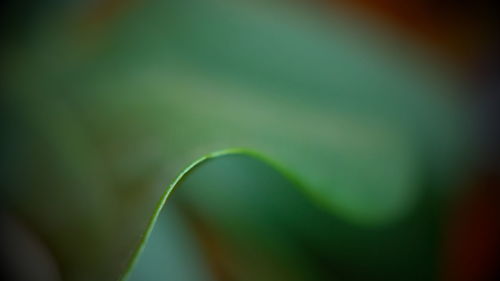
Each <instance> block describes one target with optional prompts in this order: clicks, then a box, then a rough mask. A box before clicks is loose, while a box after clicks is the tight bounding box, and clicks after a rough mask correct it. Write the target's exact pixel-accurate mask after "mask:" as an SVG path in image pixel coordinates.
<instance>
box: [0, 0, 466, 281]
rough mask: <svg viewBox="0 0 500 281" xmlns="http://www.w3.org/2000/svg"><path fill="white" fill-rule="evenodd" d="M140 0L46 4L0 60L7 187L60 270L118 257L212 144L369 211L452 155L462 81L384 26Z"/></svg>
mask: <svg viewBox="0 0 500 281" xmlns="http://www.w3.org/2000/svg"><path fill="white" fill-rule="evenodd" d="M136 5H138V6H136V7H135V10H133V11H132V9H131V10H130V11H129V10H127V7H124V8H123V9H124V11H125V12H123V14H118V15H114V17H115V18H110V19H106V20H101V21H96V22H92V21H87V20H88V19H89V18H92V14H90V15H89V14H81V13H77V12H75V14H74V15H73V17H71V19H51V20H50V21H48V22H47V23H45V24H41V27H40V30H39V32H38V33H36V36H34V37H33V38H32V39H31V40H28V44H27V45H26V46H25V47H24V49H23V50H22V51H19V52H17V53H12V54H9V55H10V56H9V60H7V61H6V63H5V64H6V65H7V66H8V67H9V75H8V76H7V79H6V83H5V84H6V86H5V87H6V88H7V90H8V93H10V94H9V95H8V96H6V97H5V98H4V99H5V102H6V103H5V104H6V105H7V106H6V107H7V108H9V110H8V113H6V114H7V115H8V116H9V118H10V120H12V122H11V124H15V125H13V126H12V127H9V128H6V135H7V137H6V139H7V140H9V138H10V139H12V140H13V141H12V142H11V143H10V145H8V146H4V147H8V149H9V150H14V151H16V150H18V151H22V152H23V153H25V158H23V159H22V161H21V160H19V159H20V158H19V157H13V159H14V160H17V161H19V162H17V163H16V162H15V161H14V163H13V165H5V166H9V167H8V168H7V170H6V171H7V172H6V176H5V178H6V182H7V183H8V187H9V188H7V189H6V190H5V191H2V192H3V193H5V196H4V198H5V201H6V202H8V203H9V205H10V206H9V207H10V208H12V209H14V210H16V212H19V213H22V214H23V216H26V217H28V219H29V220H30V221H31V222H32V223H33V224H34V225H35V226H36V227H37V229H38V230H39V231H40V233H41V234H42V235H43V236H44V237H46V240H47V241H48V244H49V246H50V247H51V248H52V249H54V252H55V253H54V254H55V255H56V256H57V257H59V259H60V260H61V263H62V265H61V266H62V268H63V271H64V272H63V277H64V278H65V279H67V280H96V279H103V280H106V279H112V278H113V277H114V276H117V275H118V274H119V273H120V272H122V271H123V270H124V267H125V262H126V260H127V259H128V257H129V256H130V254H131V249H132V248H133V247H132V245H135V243H136V242H137V240H138V237H140V235H141V233H142V231H143V230H144V229H145V228H146V220H147V218H148V217H149V216H150V215H151V213H153V211H154V210H155V208H154V202H156V200H158V198H159V197H160V195H161V193H162V192H163V190H164V188H165V186H164V185H165V183H166V182H169V181H170V180H172V179H173V178H175V176H176V174H177V173H178V171H179V170H181V169H182V167H184V166H186V165H187V163H189V161H191V160H192V159H196V158H197V157H199V155H203V154H205V153H207V152H211V151H218V150H220V149H224V148H228V147H244V148H248V149H250V150H252V151H258V152H259V153H260V154H262V155H266V157H268V158H269V159H273V162H276V163H279V165H280V166H282V167H284V170H286V173H287V174H289V175H291V177H293V178H294V179H296V180H297V182H300V183H301V186H303V193H304V194H305V196H306V198H307V200H309V201H310V202H314V204H316V205H318V206H321V208H322V210H323V211H324V212H326V213H328V214H332V215H338V216H341V217H344V218H346V219H348V220H351V221H354V222H357V223H362V224H363V223H364V224H372V225H376V224H380V223H384V222H385V223H387V222H391V221H397V220H398V219H401V218H405V217H406V216H407V215H408V214H409V213H411V212H410V211H411V210H412V209H413V208H414V207H415V204H416V202H418V199H419V198H421V194H420V193H421V191H422V187H423V186H424V185H425V186H427V185H426V184H429V185H435V184H438V183H439V184H440V185H443V186H446V185H448V184H449V182H447V180H448V179H449V177H447V176H446V175H447V174H448V173H453V174H456V173H457V170H458V169H460V168H461V167H460V163H463V161H461V160H463V159H465V153H466V149H465V148H464V139H465V138H466V136H467V128H466V126H465V125H464V123H463V122H462V120H463V116H462V114H464V112H463V109H462V108H461V106H460V105H459V104H456V103H455V100H451V99H448V98H447V97H449V95H451V94H453V93H455V92H456V90H455V89H454V81H452V80H450V79H448V78H447V77H446V75H445V74H444V73H441V72H439V71H432V72H431V69H432V70H434V69H435V67H436V65H435V64H433V62H432V61H430V60H429V59H425V58H426V57H425V55H419V54H418V52H417V51H416V50H412V48H411V47H409V46H408V45H407V44H403V43H399V42H391V43H387V41H386V40H382V39H381V38H387V35H386V34H383V33H382V32H377V30H376V28H370V27H367V26H357V25H355V24H354V23H352V22H350V20H348V19H346V18H342V17H340V16H338V15H335V16H334V17H333V18H332V19H326V18H325V17H324V16H321V14H315V13H312V12H311V13H308V12H298V11H296V10H295V9H291V10H282V11H279V8H277V7H279V5H278V6H276V7H274V9H273V8H272V7H267V6H266V7H265V8H264V7H262V6H260V5H263V4H262V3H260V4H255V3H253V4H250V3H246V2H244V1H241V2H240V1H197V0H191V1H149V2H148V3H146V4H143V3H141V4H136ZM315 16H317V17H319V18H320V19H314V17H315ZM93 24H95V25H97V28H96V27H95V26H93ZM93 28H94V29H93ZM387 45H390V46H387ZM394 48H397V49H402V50H405V51H401V52H397V51H388V50H393V49H394ZM406 52H408V53H406ZM410 58H411V59H410ZM414 58H422V59H414ZM18 140H19V141H18ZM7 155H8V153H7ZM8 159H9V158H7V160H5V161H10V160H8ZM435 175H444V176H442V177H441V178H437V177H436V176H435ZM431 180H432V182H430V181H431ZM158 182H161V184H158ZM116 233H124V235H120V237H118V238H117V237H116ZM76 241H78V242H76Z"/></svg>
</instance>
